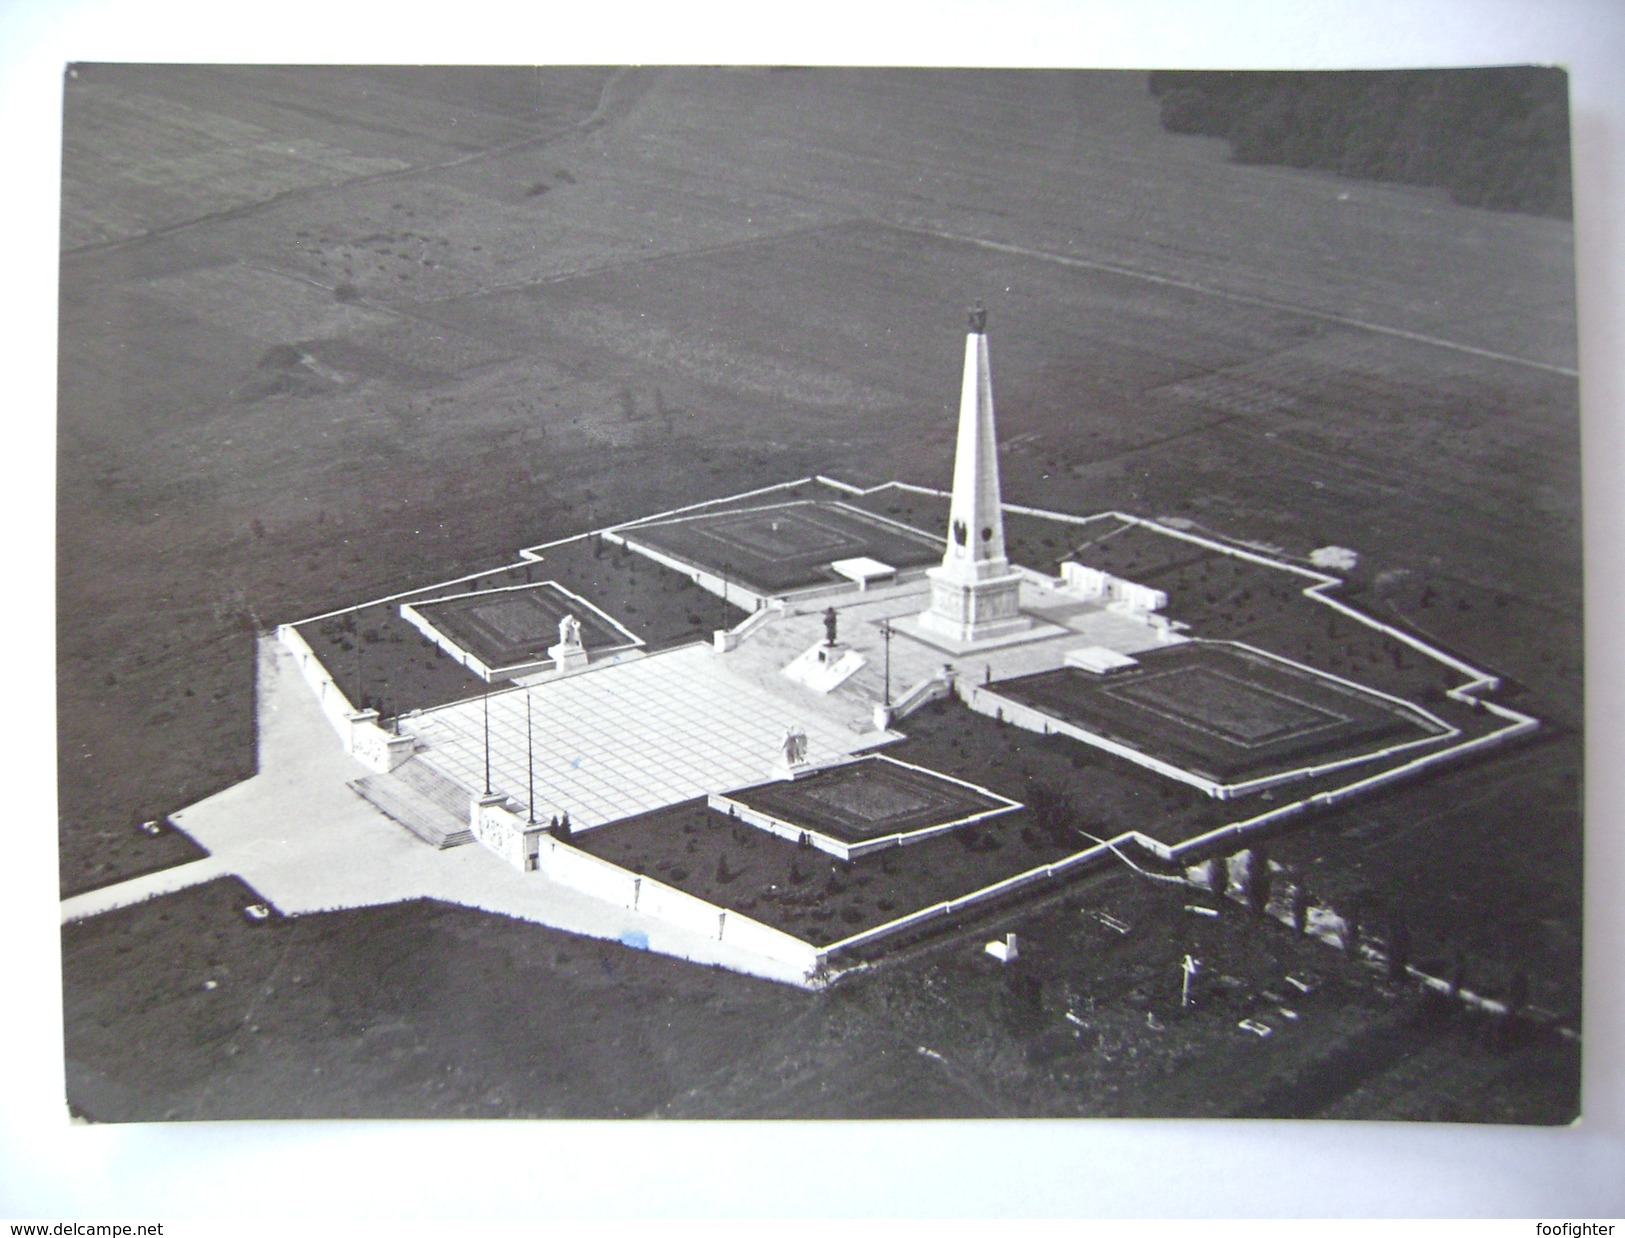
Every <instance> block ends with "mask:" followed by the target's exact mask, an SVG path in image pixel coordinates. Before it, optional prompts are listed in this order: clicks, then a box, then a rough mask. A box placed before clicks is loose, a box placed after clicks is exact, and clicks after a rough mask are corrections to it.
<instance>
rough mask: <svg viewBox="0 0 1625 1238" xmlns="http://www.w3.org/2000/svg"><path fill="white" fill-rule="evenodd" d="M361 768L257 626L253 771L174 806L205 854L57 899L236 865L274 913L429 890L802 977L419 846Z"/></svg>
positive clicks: (173, 882) (701, 957) (93, 898)
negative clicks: (376, 798) (365, 787)
mask: <svg viewBox="0 0 1625 1238" xmlns="http://www.w3.org/2000/svg"><path fill="white" fill-rule="evenodd" d="M367 772H368V771H367V770H366V769H365V767H363V766H362V765H360V764H359V763H358V762H356V761H355V760H354V759H353V758H352V757H350V756H349V755H348V754H347V753H345V751H344V748H343V745H342V744H341V743H340V742H339V738H338V736H337V735H336V734H335V733H334V731H333V728H332V726H331V725H330V724H329V723H328V721H327V719H326V717H325V716H324V715H323V714H322V711H321V706H320V705H318V704H317V701H316V698H315V696H314V694H313V693H312V692H311V691H310V689H309V687H308V686H307V685H306V684H305V682H304V680H303V679H302V678H301V676H300V674H299V670H298V667H297V665H296V664H295V662H294V658H293V655H292V654H291V653H290V652H289V651H288V650H287V649H286V647H284V646H283V645H282V644H281V643H280V642H279V641H277V640H276V639H275V638H274V637H267V638H265V639H263V640H262V641H261V642H260V650H259V773H258V774H256V775H255V776H254V777H253V778H250V779H247V780H246V781H243V782H240V783H238V784H237V785H235V786H233V787H228V788H227V789H226V790H224V791H222V792H220V793H219V794H218V795H214V796H211V797H209V798H208V799H205V800H201V801H199V802H198V803H196V804H193V805H191V806H190V807H188V808H185V809H182V810H180V811H178V812H175V813H171V814H170V820H172V821H173V822H174V823H175V824H176V825H177V826H178V827H180V828H181V829H183V830H185V831H186V832H187V833H188V834H189V835H191V836H192V837H193V838H194V839H196V840H197V841H198V842H199V843H200V844H202V845H203V846H204V847H205V848H207V849H208V851H209V852H210V855H209V857H208V859H206V860H199V861H196V862H195V863H193V864H187V865H182V866H178V867H177V868H174V869H170V870H166V871H165V872H160V873H153V874H150V875H148V876H146V877H137V878H134V879H133V880H131V881H127V882H120V883H118V884H116V885H113V886H108V887H106V888H105V889H102V890H96V891H92V892H91V893H90V894H86V895H82V896H79V897H78V898H75V899H68V900H65V901H64V902H63V904H62V913H61V914H62V919H63V920H64V922H66V921H68V920H74V919H80V918H82V917H84V916H87V915H95V914H98V913H100V912H103V911H108V910H112V909H113V908H115V907H119V906H124V905H127V904H129V903H132V902H139V901H142V900H143V899H146V898H151V897H156V896H159V895H162V894H165V893H168V892H170V891H171V890H174V889H181V888H184V887H185V886H188V885H192V884H196V883H197V882H199V881H203V880H212V879H214V878H216V877H221V876H228V875H235V876H237V877H240V878H241V879H242V880H243V881H245V882H247V883H248V884H249V885H250V886H252V887H253V888H254V889H255V890H256V891H258V892H259V894H260V896H261V897H262V898H264V899H265V900H266V901H267V902H269V903H270V904H271V905H272V906H274V907H275V908H276V909H277V910H278V911H280V912H281V913H283V914H284V915H304V914H308V913H312V912H321V911H332V910H337V909H339V908H345V907H368V906H377V905H380V904H386V903H399V902H406V901H408V900H411V899H418V898H432V899H439V900H441V901H443V902H448V903H457V904H460V905H462V906H465V907H475V908H479V909H482V910H485V911H491V912H495V913H497V914H499V915H505V916H512V917H513V918H515V919H520V920H530V921H533V922H535V923H538V924H545V925H548V926H550V927H552V928H557V929H562V930H564V931H566V932H570V933H580V934H582V935H584V936H588V937H601V938H609V939H611V940H621V941H628V942H633V943H636V944H638V945H640V946H646V947H647V948H648V949H650V950H654V951H656V952H658V953H661V954H670V955H674V956H676V957H678V958H684V959H690V960H692V961H694V962H697V963H707V964H710V963H715V964H718V965H720V966H723V967H727V968H730V969H732V970H734V971H742V972H748V973H750V974H753V975H759V976H764V977H767V978H769V979H773V980H780V981H784V982H787V983H799V982H800V980H801V976H800V974H799V972H797V971H796V969H794V968H791V967H787V966H784V965H782V964H778V963H775V962H773V961H772V960H771V959H767V958H765V957H762V956H760V955H757V954H754V953H749V952H747V951H744V950H740V949H739V948H737V947H735V946H733V945H731V944H729V943H726V942H720V941H716V940H714V939H710V938H706V937H703V936H701V935H699V934H697V933H693V932H689V931H688V930H686V929H682V928H679V927H677V926H675V925H673V924H670V923H668V922H666V921H663V920H657V919H655V918H654V917H652V916H645V915H640V914H639V913H637V912H635V911H630V910H627V909H625V908H622V907H618V906H616V905H614V904H612V903H607V902H604V901H602V900H600V899H596V898H592V897H590V896H589V895H586V894H582V893H580V892H579V891H577V890H574V889H571V888H570V887H568V886H563V885H559V884H557V883H555V882H552V881H549V880H548V879H547V878H546V877H545V876H543V875H542V874H541V873H526V872H520V871H519V870H517V869H515V868H513V867H512V866H511V865H509V864H508V863H506V862H505V861H503V860H502V859H500V858H499V857H497V856H496V855H493V854H492V853H491V852H490V851H487V850H486V849H485V848H484V847H478V846H474V847H457V848H454V849H453V850H450V851H436V850H435V849H434V848H432V847H427V846H425V845H424V844H423V843H422V842H420V841H419V840H418V839H416V838H415V837H413V836H412V835H411V834H410V833H408V832H407V831H406V830H405V829H403V828H402V827H401V826H399V825H397V824H395V823H394V822H393V821H391V820H389V819H388V818H387V817H385V816H384V815H383V814H382V813H380V812H378V811H377V810H376V809H375V808H373V807H372V806H371V805H370V804H368V803H367V802H366V801H365V800H363V799H361V797H360V796H358V795H356V794H355V793H354V792H353V791H351V790H350V789H349V787H348V786H347V785H346V783H348V782H349V781H350V780H352V779H355V778H358V777H361V776H362V775H363V774H365V773H367Z"/></svg>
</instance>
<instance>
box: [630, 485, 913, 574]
mask: <svg viewBox="0 0 1625 1238" xmlns="http://www.w3.org/2000/svg"><path fill="white" fill-rule="evenodd" d="M621 535H622V536H623V537H624V538H625V539H626V540H627V542H628V543H630V544H631V545H633V546H643V547H648V548H649V549H652V550H654V551H657V552H659V553H661V554H664V555H668V556H670V557H671V558H673V559H676V560H678V561H680V562H682V563H686V564H689V565H690V566H693V567H697V568H700V569H702V570H704V571H706V572H710V573H711V574H713V575H717V576H726V577H727V578H728V579H730V580H734V581H737V582H739V583H740V584H742V585H744V586H745V587H747V588H749V589H752V590H754V591H756V592H757V593H761V594H764V595H768V596H772V595H777V594H781V593H786V592H789V591H792V590H795V589H805V588H810V587H813V586H815V585H824V584H840V583H843V582H844V578H843V577H841V576H840V575H838V574H837V573H835V572H833V571H831V570H830V566H829V565H830V564H831V563H833V562H835V561H836V560H838V559H859V558H869V559H877V560H879V561H880V562H882V563H885V564H887V565H889V566H891V567H894V568H899V569H906V568H917V567H927V566H929V565H931V564H934V563H936V562H937V561H938V560H940V559H941V558H942V543H941V542H940V541H938V540H937V539H935V538H933V537H931V536H929V535H928V534H925V533H920V532H917V531H915V530H913V529H905V528H901V527H899V526H898V525H895V524H892V523H890V522H888V521H886V520H884V519H882V518H880V517H878V516H875V515H872V514H870V513H868V512H862V511H858V510H857V509H855V508H852V507H848V506H846V505H845V504H843V503H809V502H803V503H779V504H775V505H773V506H771V507H759V508H753V509H750V510H747V511H730V512H718V513H714V514H711V515H703V516H684V517H680V518H677V519H673V520H661V521H656V522H654V523H652V524H640V525H638V526H636V527H635V528H630V529H623V530H621Z"/></svg>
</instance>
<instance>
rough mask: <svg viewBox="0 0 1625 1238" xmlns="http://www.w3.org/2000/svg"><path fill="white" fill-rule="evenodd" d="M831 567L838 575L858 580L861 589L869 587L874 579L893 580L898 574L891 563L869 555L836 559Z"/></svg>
mask: <svg viewBox="0 0 1625 1238" xmlns="http://www.w3.org/2000/svg"><path fill="white" fill-rule="evenodd" d="M829 567H830V571H832V572H834V573H835V574H836V575H838V576H845V577H846V578H847V579H848V580H853V581H856V582H857V584H858V587H859V588H860V589H867V588H868V587H869V585H870V584H871V582H873V581H877V580H892V579H894V578H895V577H896V575H897V569H896V568H895V567H893V566H892V565H891V564H889V563H882V562H881V561H880V560H879V559H871V558H869V556H868V555H860V556H858V557H857V558H856V559H836V560H835V561H834V562H833V563H831V564H830V565H829Z"/></svg>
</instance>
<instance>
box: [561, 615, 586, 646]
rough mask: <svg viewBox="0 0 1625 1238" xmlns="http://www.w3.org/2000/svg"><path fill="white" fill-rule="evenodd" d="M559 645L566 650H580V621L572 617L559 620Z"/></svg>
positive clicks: (567, 616)
mask: <svg viewBox="0 0 1625 1238" xmlns="http://www.w3.org/2000/svg"><path fill="white" fill-rule="evenodd" d="M559 644H560V645H562V646H563V647H564V648H566V649H580V648H581V621H580V620H579V619H577V618H576V617H575V616H574V615H566V616H564V618H562V619H560V620H559Z"/></svg>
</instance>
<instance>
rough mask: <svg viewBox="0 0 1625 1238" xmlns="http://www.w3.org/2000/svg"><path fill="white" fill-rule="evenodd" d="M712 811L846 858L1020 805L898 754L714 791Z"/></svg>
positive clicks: (903, 842) (941, 831)
mask: <svg viewBox="0 0 1625 1238" xmlns="http://www.w3.org/2000/svg"><path fill="white" fill-rule="evenodd" d="M708 802H709V805H710V807H711V808H713V809H715V810H716V811H718V812H722V813H731V814H732V815H733V816H734V817H735V818H736V819H738V820H740V821H743V822H745V823H746V824H747V825H752V826H755V827H756V828H757V829H762V830H767V831H768V832H769V833H771V834H776V835H778V836H779V837H780V838H785V839H789V840H790V841H792V842H797V843H799V842H800V841H801V838H802V836H803V835H805V836H806V839H807V842H808V844H809V845H811V846H813V847H816V848H818V850H820V851H827V852H828V853H829V854H831V855H836V856H839V857H840V858H841V859H843V860H849V859H853V858H854V857H856V856H860V855H864V854H867V853H868V852H871V851H879V850H881V849H883V848H886V847H895V846H898V845H900V844H905V843H914V842H919V841H921V840H923V839H926V838H929V837H931V836H933V835H936V834H942V833H946V832H947V831H949V830H953V829H957V828H958V827H960V826H966V825H971V824H973V823H975V822H978V821H986V820H988V819H990V818H993V817H997V816H1001V815H1003V814H1004V813H1008V812H1014V811H1015V810H1016V809H1018V808H1020V807H1021V805H1020V804H1018V803H1017V802H1016V801H1015V800H1010V799H1005V798H1004V797H1003V796H1002V795H995V794H993V792H991V791H988V790H985V789H983V788H981V787H976V786H972V785H971V784H970V783H968V782H960V781H959V780H958V779H957V778H949V777H948V776H946V775H945V774H938V773H936V772H935V771H933V770H928V769H922V768H921V767H919V766H917V765H906V764H904V763H903V762H901V761H894V760H892V759H891V758H890V757H884V756H869V757H864V758H862V759H861V760H857V761H850V762H847V763H846V764H843V765H836V766H832V767H831V768H829V769H821V770H818V771H816V772H814V773H811V774H807V775H805V776H803V777H801V778H797V779H796V780H795V781H793V782H792V781H788V780H786V781H781V782H766V783H761V784H760V785H758V786H754V787H745V788H743V789H742V790H738V791H728V792H724V793H721V794H713V795H712V796H711V797H710V798H709V801H708Z"/></svg>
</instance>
